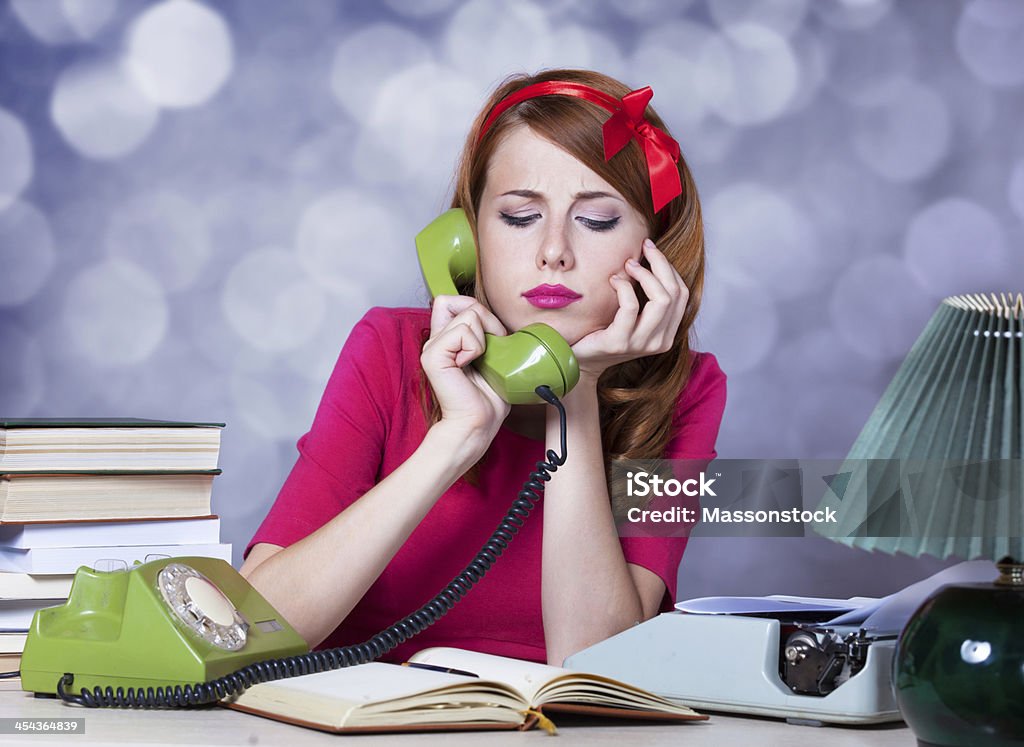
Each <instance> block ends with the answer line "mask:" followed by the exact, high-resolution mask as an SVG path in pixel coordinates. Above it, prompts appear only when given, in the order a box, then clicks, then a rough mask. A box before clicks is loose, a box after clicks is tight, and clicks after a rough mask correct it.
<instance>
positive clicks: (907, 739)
mask: <svg viewBox="0 0 1024 747" xmlns="http://www.w3.org/2000/svg"><path fill="white" fill-rule="evenodd" d="M20 687H21V685H20V680H0V718H4V719H7V718H19V719H21V718H24V719H59V718H82V719H85V722H84V723H85V732H84V734H81V735H72V734H57V733H53V734H51V735H49V736H47V735H44V734H38V733H36V734H33V735H32V736H17V735H3V736H0V742H5V743H13V742H14V741H15V740H18V741H22V740H25V743H26V744H32V745H43V744H53V745H56V744H61V745H65V746H67V745H77V746H78V747H85V746H86V745H108V744H183V745H196V746H197V747H205V745H233V744H239V745H256V744H260V745H275V744H287V745H289V747H291V746H292V745H308V744H322V745H326V744H337V740H338V739H341V738H342V737H340V736H339V735H335V734H326V733H323V732H319V731H314V730H312V729H304V728H302V727H298V726H290V725H288V724H282V723H279V722H277V721H271V720H270V719H264V718H259V717H257V716H249V715H246V714H244V713H238V712H236V711H229V710H227V709H224V708H210V709H200V710H197V711H189V712H184V711H155V710H154V711H138V710H116V709H95V710H92V709H86V708H80V707H77V706H68V705H65V704H63V703H61V702H58V701H56V700H49V699H43V698H35V697H33V696H32V695H31V694H30V693H26V692H23V691H22V690H21V689H20ZM710 715H711V719H710V720H709V721H703V722H695V723H689V724H678V725H671V726H664V725H648V724H632V725H623V723H622V722H612V721H606V720H601V719H593V718H579V717H576V718H573V717H568V716H566V715H564V714H559V715H558V717H557V719H555V721H556V723H557V724H558V727H559V729H558V736H559V738H560V740H561V741H559V742H551V744H553V745H559V744H561V745H566V744H581V745H583V744H587V745H594V744H596V745H605V744H607V745H616V746H617V745H621V744H623V743H626V744H633V743H642V744H653V745H657V744H665V745H669V744H671V745H673V747H676V746H677V745H686V747H703V746H704V745H714V746H715V747H734V746H735V747H741V746H742V747H749V746H750V745H758V746H759V747H804V746H805V745H807V744H808V743H811V744H822V745H828V747H851V746H852V745H858V746H861V745H862V746H863V747H874V746H876V745H877V746H884V747H889V746H892V747H914V745H915V744H916V741H915V740H914V736H913V734H912V733H911V732H910V730H909V729H907V728H906V726H904V725H903V724H902V723H901V724H895V725H893V724H887V725H884V726H875V727H856V728H853V727H832V726H824V727H813V726H794V725H791V724H787V723H786V722H784V721H777V720H774V719H763V718H753V717H751V718H744V717H738V716H732V715H729V716H727V715H719V714H714V713H712V714H710ZM350 739H357V740H358V741H359V744H360V745H369V744H374V745H388V744H398V745H420V746H422V745H430V744H438V745H444V746H445V747H459V746H460V745H465V746H466V747H470V746H471V745H476V744H479V743H480V742H482V741H483V742H486V743H487V744H494V745H499V744H500V745H509V746H510V747H511V746H513V745H519V746H520V747H521V745H523V744H525V743H526V742H527V741H529V740H532V742H531V743H534V744H536V743H537V742H536V740H542V739H547V734H545V733H544V732H543V731H540V730H534V731H530V732H525V733H524V732H516V731H513V732H442V733H425V734H386V735H374V736H368V735H360V736H359V737H350ZM545 744H547V743H546V742H545Z"/></svg>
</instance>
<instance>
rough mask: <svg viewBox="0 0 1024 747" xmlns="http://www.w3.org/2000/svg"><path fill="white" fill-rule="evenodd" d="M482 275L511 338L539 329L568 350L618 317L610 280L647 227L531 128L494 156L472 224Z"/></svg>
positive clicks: (637, 248)
mask: <svg viewBox="0 0 1024 747" xmlns="http://www.w3.org/2000/svg"><path fill="white" fill-rule="evenodd" d="M477 233H478V236H479V240H480V272H481V276H482V281H483V286H484V291H485V293H486V294H487V299H488V301H489V302H490V305H491V308H492V310H493V311H494V313H495V314H496V315H497V316H498V318H499V319H500V320H501V321H502V323H503V324H504V325H505V327H506V328H507V329H508V330H509V332H513V331H515V330H518V329H521V328H522V327H524V326H526V325H527V324H531V323H533V322H545V323H546V324H549V325H551V326H552V327H554V329H555V330H556V331H557V332H558V333H559V334H561V335H562V337H564V338H565V339H566V340H567V341H568V342H569V344H570V345H572V344H575V343H576V342H578V341H579V340H580V339H581V338H583V337H584V336H586V335H588V334H589V333H591V332H594V331H596V330H599V329H604V328H605V327H607V326H608V325H609V324H610V323H611V321H612V319H613V318H614V316H615V312H616V311H617V310H618V308H619V304H618V299H617V296H616V294H615V289H614V288H613V287H612V284H611V283H610V282H609V280H608V279H609V277H611V276H612V275H614V274H616V273H621V274H622V275H623V276H624V277H628V276H626V274H625V271H624V269H623V265H624V264H625V262H626V260H627V259H629V258H630V257H632V258H634V259H637V260H639V259H640V258H641V245H642V242H643V240H644V239H645V238H646V237H647V224H646V222H645V221H644V218H643V216H642V215H641V214H640V213H639V212H638V211H637V210H635V209H634V208H633V207H632V206H630V205H629V203H627V202H626V200H625V198H623V196H622V195H621V194H619V192H618V191H617V190H615V189H614V188H613V187H612V186H611V185H610V184H609V183H608V182H606V181H605V180H604V179H602V178H601V177H600V176H598V175H597V174H595V173H594V172H593V171H591V170H590V169H589V168H587V167H586V166H585V165H583V163H582V162H580V161H578V160H577V159H576V158H574V157H573V156H571V155H569V153H567V152H566V151H564V150H562V149H561V148H559V147H558V146H556V145H555V144H553V143H552V142H551V141H549V140H546V139H545V138H543V137H541V136H540V135H537V134H535V133H534V132H533V130H531V129H530V128H529V127H527V126H525V125H523V126H520V127H517V128H516V129H514V130H512V131H511V132H509V133H508V135H506V137H505V138H504V140H503V141H502V142H501V143H500V144H499V145H498V147H497V149H496V150H495V152H494V154H493V155H492V157H491V162H490V164H489V165H488V169H487V179H486V185H485V187H484V191H483V195H482V196H481V199H480V208H479V211H478V215H477Z"/></svg>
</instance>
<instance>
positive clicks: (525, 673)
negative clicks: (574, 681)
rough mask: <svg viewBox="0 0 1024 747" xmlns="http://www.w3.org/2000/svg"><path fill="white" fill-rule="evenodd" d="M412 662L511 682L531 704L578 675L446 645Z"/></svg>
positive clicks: (528, 662)
mask: <svg viewBox="0 0 1024 747" xmlns="http://www.w3.org/2000/svg"><path fill="white" fill-rule="evenodd" d="M409 661H415V662H419V663H422V664H434V665H436V666H439V667H449V668H451V669H461V670H463V671H464V672H472V673H473V674H475V675H477V676H479V677H480V678H482V679H488V680H498V681H499V682H507V683H508V684H509V685H511V686H512V687H514V688H516V689H517V690H519V692H521V693H522V694H523V697H524V698H525V699H526V700H527V702H529V703H533V702H534V698H535V697H536V695H537V692H538V691H539V690H540V689H541V688H542V687H544V685H546V684H547V683H548V682H550V681H551V680H553V679H555V678H557V677H561V676H562V675H576V674H578V672H573V671H572V670H571V669H563V668H562V667H553V666H550V665H548V664H538V663H536V662H533V661H522V660H521V659H510V658H508V657H505V656H495V655H493V654H481V653H479V652H476V651H464V650H463V649H459V648H446V647H443V646H435V647H434V648H427V649H424V650H422V651H419V652H418V653H416V654H413V656H412V657H411V658H410V659H409ZM462 681H463V682H464V681H465V679H464V678H463V680H462Z"/></svg>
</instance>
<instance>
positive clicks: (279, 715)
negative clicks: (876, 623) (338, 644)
mask: <svg viewBox="0 0 1024 747" xmlns="http://www.w3.org/2000/svg"><path fill="white" fill-rule="evenodd" d="M410 661H411V662H417V663H421V664H430V665H433V666H438V667H446V668H451V669H458V670H461V671H464V672H472V673H473V674H476V675H477V677H468V676H465V675H458V674H448V673H446V672H438V671H431V670H425V669H415V668H412V667H405V666H401V665H397V664H382V663H379V662H372V663H370V664H363V665H360V666H355V667H348V668H345V669H336V670H333V671H329V672H318V673H316V674H307V675H303V676H301V677H293V678H291V679H286V680H278V681H276V682H264V683H262V684H259V685H254V686H253V687H250V688H249V689H248V690H246V691H245V692H244V693H242V694H241V695H239V696H235V697H233V698H230V699H227V700H226V701H224V702H223V704H224V705H226V706H228V707H229V708H234V709H237V710H240V711H245V712H247V713H253V714H256V715H259V716H266V717H268V718H273V719H277V720H279V721H287V722H289V723H293V724H298V725H301V726H309V727H312V728H315V729H323V730H325V731H332V732H376V731H421V730H432V729H523V730H525V729H530V728H533V727H534V726H537V725H540V726H542V727H544V728H553V726H551V725H550V722H549V721H548V719H547V717H546V714H550V713H552V712H558V711H561V712H571V713H584V714H591V715H600V716H611V717H615V718H634V719H649V720H659V721H699V720H705V719H707V716H703V715H701V714H699V713H697V712H696V711H693V710H691V709H690V708H687V707H686V706H683V705H677V704H675V703H672V702H670V701H668V700H665V699H664V698H661V697H659V696H657V695H654V694H652V693H649V692H647V691H646V690H642V689H640V688H638V687H634V686H632V685H628V684H626V683H623V682H618V681H616V680H613V679H609V678H607V677H603V676H600V675H596V674H586V673H584V672H574V671H572V670H570V669H563V668H561V667H552V666H548V665H546V664H536V663H533V662H528V661H521V660H519V659H509V658H505V657H502V656H494V655H491V654H481V653H476V652H473V651H464V650H462V649H456V648H428V649H425V650H423V651H420V652H419V653H417V654H415V655H414V656H413V657H412V659H411V660H410Z"/></svg>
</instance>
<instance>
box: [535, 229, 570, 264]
mask: <svg viewBox="0 0 1024 747" xmlns="http://www.w3.org/2000/svg"><path fill="white" fill-rule="evenodd" d="M547 229H548V230H547V231H546V232H545V233H544V236H543V237H542V239H541V245H540V247H539V249H538V251H537V267H538V269H544V268H547V267H551V268H557V269H559V270H568V269H571V268H572V266H573V252H572V246H571V243H572V242H571V240H570V237H569V230H568V229H569V225H568V223H567V222H566V221H556V220H552V221H550V222H549V223H548V226H547Z"/></svg>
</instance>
